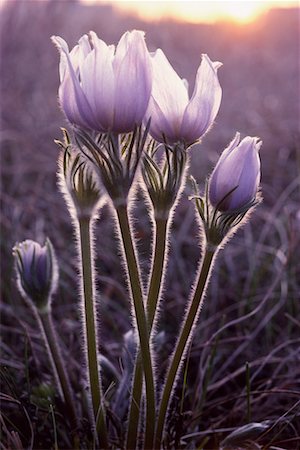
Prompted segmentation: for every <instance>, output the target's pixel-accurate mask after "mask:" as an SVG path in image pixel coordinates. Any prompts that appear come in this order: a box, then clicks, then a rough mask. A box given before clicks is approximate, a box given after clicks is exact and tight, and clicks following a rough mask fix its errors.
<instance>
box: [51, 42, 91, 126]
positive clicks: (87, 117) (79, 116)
mask: <svg viewBox="0 0 300 450" xmlns="http://www.w3.org/2000/svg"><path fill="white" fill-rule="evenodd" d="M52 41H53V42H54V43H55V44H56V45H57V47H58V49H59V50H60V55H61V58H62V59H65V62H63V63H62V69H61V73H62V76H63V79H62V82H61V84H60V87H59V91H58V95H59V99H60V102H61V106H62V109H63V111H64V113H65V114H66V116H67V118H68V120H69V121H70V122H71V123H73V124H76V125H78V126H82V127H84V128H95V126H96V121H95V119H94V116H93V113H92V110H91V107H90V105H89V103H88V101H87V99H86V96H85V94H84V92H83V91H82V89H81V86H80V83H79V79H78V78H77V76H76V74H75V71H74V68H73V66H72V63H71V60H70V56H69V52H68V46H67V44H66V43H65V41H64V40H63V39H62V38H60V37H58V36H55V37H52ZM73 57H74V55H73Z"/></svg>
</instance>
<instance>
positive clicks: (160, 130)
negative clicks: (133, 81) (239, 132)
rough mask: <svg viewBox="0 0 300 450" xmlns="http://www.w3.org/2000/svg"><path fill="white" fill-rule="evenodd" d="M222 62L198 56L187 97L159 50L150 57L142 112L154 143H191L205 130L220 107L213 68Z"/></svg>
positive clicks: (215, 69)
mask: <svg viewBox="0 0 300 450" xmlns="http://www.w3.org/2000/svg"><path fill="white" fill-rule="evenodd" d="M221 65H222V64H221V63H219V62H212V61H211V60H210V59H209V57H208V56H207V55H202V61H201V64H200V66H199V69H198V72H197V76H196V83H195V88H194V92H193V94H192V97H191V99H189V94H188V86H187V82H186V80H183V79H181V78H180V77H179V76H178V75H177V73H176V72H175V70H174V69H173V67H172V66H171V64H170V63H169V61H168V59H167V58H166V56H165V54H164V53H163V51H162V50H160V49H159V50H157V51H156V52H155V53H154V54H153V56H152V67H153V87H152V94H151V98H150V102H149V107H148V110H147V113H146V118H147V119H148V118H149V117H151V124H150V134H151V135H152V136H153V137H154V139H156V140H157V141H158V142H165V141H166V142H167V143H169V144H172V143H175V142H183V143H185V144H187V145H188V144H192V143H193V142H195V141H197V140H198V139H199V138H200V137H201V136H203V135H204V133H206V131H207V130H208V129H209V127H210V126H211V125H212V123H213V121H214V119H215V117H216V115H217V113H218V111H219V107H220V103H221V97H222V89H221V86H220V83H219V80H218V76H217V70H218V68H219V67H220V66H221Z"/></svg>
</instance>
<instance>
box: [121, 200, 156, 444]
mask: <svg viewBox="0 0 300 450" xmlns="http://www.w3.org/2000/svg"><path fill="white" fill-rule="evenodd" d="M116 212H117V216H118V221H119V227H120V232H121V237H122V242H123V247H124V252H125V256H126V262H127V269H128V276H129V280H130V283H129V287H130V290H131V295H132V299H133V304H134V310H135V317H136V325H137V331H138V335H139V344H140V349H141V361H142V365H143V369H144V374H145V385H146V431H145V448H147V449H152V447H153V439H154V429H155V411H156V402H155V387H154V376H153V369H152V359H151V352H150V343H149V328H148V324H147V318H146V312H145V308H144V300H143V293H142V288H141V281H140V275H139V270H138V264H137V258H136V254H135V250H134V245H133V241H132V236H131V231H130V224H129V218H128V212H127V207H126V206H125V205H120V206H117V208H116Z"/></svg>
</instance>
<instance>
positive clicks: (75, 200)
mask: <svg viewBox="0 0 300 450" xmlns="http://www.w3.org/2000/svg"><path fill="white" fill-rule="evenodd" d="M63 133H64V142H60V141H56V142H57V143H58V144H59V145H60V147H62V149H63V150H62V153H61V155H60V157H59V160H58V166H59V170H58V176H59V185H60V188H61V191H62V192H63V194H64V196H65V199H66V202H67V204H68V206H69V210H70V213H71V215H72V216H74V215H75V217H76V218H91V217H92V216H93V215H94V214H95V212H96V211H97V209H98V208H99V207H100V206H101V204H102V202H103V195H102V194H101V192H100V188H99V186H98V184H97V181H96V176H95V174H94V170H93V167H92V166H89V165H88V164H87V162H86V161H85V160H83V159H82V157H81V154H80V153H79V152H78V151H76V149H74V148H71V143H70V139H69V136H68V133H67V131H66V130H64V129H63Z"/></svg>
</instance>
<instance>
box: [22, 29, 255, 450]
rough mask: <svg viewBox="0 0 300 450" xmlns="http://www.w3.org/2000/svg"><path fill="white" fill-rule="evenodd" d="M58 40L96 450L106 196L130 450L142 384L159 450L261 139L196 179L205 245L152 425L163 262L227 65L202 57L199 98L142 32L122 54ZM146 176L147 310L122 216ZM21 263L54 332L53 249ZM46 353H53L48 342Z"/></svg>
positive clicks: (68, 190) (27, 250)
mask: <svg viewBox="0 0 300 450" xmlns="http://www.w3.org/2000/svg"><path fill="white" fill-rule="evenodd" d="M52 40H53V42H54V43H55V45H56V46H57V47H58V49H59V51H60V66H59V73H60V86H59V101H60V105H61V108H62V110H63V112H64V114H65V116H66V118H67V120H68V121H69V123H70V124H71V125H72V130H73V135H74V138H73V143H72V140H71V139H70V138H69V134H68V133H67V131H66V130H65V131H64V141H63V142H60V141H57V142H58V144H59V145H60V146H61V147H62V149H63V153H62V155H61V157H60V161H59V167H60V169H59V180H60V181H59V182H60V187H61V190H62V191H63V193H64V195H65V198H66V201H67V204H68V206H69V210H70V213H71V215H72V217H73V220H74V221H75V222H76V223H77V228H76V229H77V233H78V241H79V243H80V249H81V250H80V251H81V254H80V257H81V263H82V268H81V277H82V288H83V289H82V295H83V305H84V309H85V311H86V314H85V319H84V320H85V321H86V322H84V323H83V328H84V329H85V333H84V336H85V347H86V350H87V351H86V358H87V361H86V362H87V368H88V372H89V374H88V378H89V380H90V390H91V397H92V399H91V400H92V406H93V410H94V418H95V427H96V429H97V431H98V432H99V441H100V444H101V445H102V447H103V448H106V447H105V446H107V445H108V437H107V429H106V418H105V405H104V403H103V401H102V393H101V380H100V373H98V374H97V371H98V363H97V361H98V354H97V350H96V349H97V347H98V344H97V331H96V323H95V311H94V308H95V305H94V299H93V296H94V294H93V289H94V280H93V257H92V256H91V254H92V247H91V244H90V242H91V239H90V236H89V233H90V232H91V231H92V230H91V227H90V223H91V221H92V220H93V218H94V217H95V215H96V213H97V211H98V209H99V208H100V206H101V204H102V203H101V202H102V199H103V195H104V196H106V198H108V199H109V200H110V204H111V207H112V209H113V210H114V211H115V213H116V214H115V217H116V221H117V223H118V227H119V231H120V233H119V236H120V240H121V241H122V245H123V248H124V258H125V259H126V264H127V272H128V282H129V286H128V288H129V291H130V294H131V300H132V305H133V309H134V312H135V320H136V323H135V327H136V330H137V332H138V333H137V335H138V337H139V343H138V345H139V352H140V353H138V355H139V356H138V357H137V358H136V364H135V371H134V376H133V385H132V392H131V407H130V412H129V419H128V427H127V444H126V448H135V446H136V445H137V440H138V439H137V435H138V432H139V431H138V430H139V425H138V421H139V420H141V417H143V416H144V415H143V414H140V411H141V410H142V408H140V405H141V404H142V403H141V397H142V395H143V394H142V383H143V376H144V379H145V396H146V414H145V448H153V447H154V448H160V446H161V442H162V438H163V430H164V426H165V418H166V413H167V409H168V405H169V403H170V398H171V394H172V390H173V386H174V383H175V381H176V377H177V373H178V371H179V368H180V361H181V360H182V358H184V355H185V351H186V348H187V345H188V343H189V342H190V339H191V336H192V329H193V325H194V323H195V322H196V321H197V318H198V315H199V312H200V309H201V304H202V301H203V294H204V292H205V287H206V285H207V282H208V280H209V274H210V268H211V267H212V263H213V260H214V258H215V256H216V254H217V252H218V249H219V247H220V244H221V243H224V242H225V240H226V239H228V237H229V236H230V235H231V234H232V232H233V231H234V230H235V229H236V228H237V226H238V225H239V224H240V223H241V222H242V221H243V219H244V217H245V216H246V215H247V214H248V213H249V211H251V210H252V209H253V207H254V206H255V205H256V204H257V203H258V201H259V195H258V188H259V183H260V159H259V153H258V152H259V149H260V146H261V142H260V140H259V139H258V138H256V137H249V136H248V137H245V138H244V139H243V140H241V139H240V134H239V133H236V135H235V137H234V138H233V140H232V142H231V143H230V144H229V146H228V147H227V148H226V149H225V150H224V152H223V153H222V155H221V157H220V159H219V161H218V163H217V165H216V167H215V169H214V170H213V172H212V174H211V176H210V177H209V179H208V182H207V185H206V190H205V195H204V196H201V195H200V194H199V191H198V187H197V185H196V183H195V182H194V181H193V180H192V184H193V185H194V190H195V195H194V196H193V197H192V198H193V199H194V200H195V204H196V208H197V210H198V212H199V215H200V219H201V223H202V226H203V230H204V232H205V233H204V234H205V237H206V247H205V251H204V256H203V260H202V268H201V270H200V272H199V273H198V275H197V276H198V281H197V282H196V283H195V288H194V290H193V291H192V292H191V301H190V307H189V308H188V310H187V313H186V316H185V318H184V320H183V326H182V329H181V334H180V336H179V338H178V342H177V345H176V349H175V352H174V355H173V358H171V363H170V367H169V371H168V373H167V376H166V381H165V385H164V389H163V391H162V395H161V400H160V407H159V413H158V417H156V391H157V389H156V388H155V376H154V371H153V362H152V354H151V351H150V348H151V340H152V336H151V333H152V328H153V323H154V321H155V317H156V311H157V309H158V308H157V304H158V301H159V300H160V297H161V292H162V285H163V282H164V268H166V265H167V263H166V261H165V259H167V256H166V255H167V251H166V249H167V244H166V242H167V240H168V233H169V227H168V224H169V222H170V221H171V220H172V210H174V208H175V206H176V203H177V201H178V199H179V197H180V195H181V192H182V190H183V187H184V183H185V179H186V173H187V166H188V164H187V161H188V158H189V156H188V152H187V151H188V149H189V148H190V147H191V146H192V145H193V144H195V143H197V142H199V141H200V139H201V138H202V136H203V135H204V134H205V133H206V132H207V131H208V130H209V129H210V127H211V126H212V124H213V122H214V120H215V118H216V115H217V113H218V111H219V107H220V103H221V97H222V90H221V86H220V83H219V80H218V74H217V72H218V68H219V67H220V66H221V63H219V62H212V61H211V60H210V59H209V57H208V56H207V55H203V56H202V61H201V64H200V66H199V69H198V71H197V75H196V81H195V87H194V91H193V93H192V95H191V97H189V93H188V84H187V82H186V80H184V79H181V78H180V77H179V76H178V74H177V73H176V72H175V70H174V69H173V67H172V66H171V64H170V63H169V61H168V59H167V58H166V56H165V55H164V53H163V52H162V50H160V49H159V50H157V51H156V52H155V53H153V54H152V53H149V52H148V50H147V47H146V44H145V40H144V33H143V32H141V31H136V30H135V31H131V32H126V33H125V34H124V35H123V36H122V38H121V40H120V42H119V44H118V45H117V47H116V48H115V46H113V45H107V44H106V43H105V42H104V41H102V40H101V39H99V38H98V36H97V35H96V33H94V32H91V33H90V35H89V36H87V35H84V36H83V37H82V38H81V39H80V40H79V42H78V45H76V46H75V47H74V48H73V49H72V50H71V51H69V48H68V45H67V43H66V42H65V41H64V40H63V39H62V38H61V37H52ZM160 147H162V148H163V149H164V152H165V153H164V157H163V158H158V157H157V149H158V148H160ZM139 168H140V173H141V179H142V182H141V183H140V185H143V189H144V190H145V192H146V194H147V195H148V199H149V203H150V204H151V205H152V210H153V217H152V219H153V222H154V223H155V227H156V228H155V229H156V244H155V245H154V246H153V260H152V261H153V262H152V264H153V267H152V275H151V277H150V279H149V285H148V297H147V302H144V300H145V299H144V294H143V289H142V284H141V281H140V273H139V269H138V259H137V256H136V251H135V246H134V242H133V240H134V239H133V238H132V232H131V224H130V221H129V218H128V211H127V208H128V205H129V203H130V202H129V201H128V200H129V193H130V191H131V187H132V185H133V183H134V180H135V179H136V174H137V171H138V169H139ZM103 192H104V194H103ZM15 254H16V260H17V264H16V266H17V272H18V282H19V288H20V291H21V293H22V295H23V296H24V297H27V298H29V300H30V301H31V302H32V303H34V304H35V307H36V308H37V309H38V311H39V313H40V315H41V317H42V318H43V319H42V322H41V323H42V324H43V323H44V328H45V330H46V331H47V329H48V330H51V327H49V326H47V322H45V313H49V312H50V306H49V305H50V300H49V298H50V297H51V296H52V293H53V291H54V289H55V286H56V283H57V267H56V263H55V257H54V253H53V249H52V245H51V243H50V242H47V244H46V246H45V247H44V248H42V247H41V246H39V245H38V244H37V243H34V242H33V241H28V240H27V241H25V242H23V243H22V244H19V245H17V246H16V248H15ZM86 266H89V270H87V269H86ZM145 304H146V305H147V308H145ZM146 309H147V311H146ZM46 331H45V333H46ZM49 339H50V340H51V336H50V337H49ZM54 341H55V339H54ZM49 348H50V350H51V349H52V347H51V345H49ZM53 349H55V345H53ZM93 352H94V353H93ZM52 356H53V355H52ZM53 360H54V363H53V366H54V370H55V371H57V372H58V378H61V379H60V384H61V390H62V391H63V395H64V398H65V401H66V403H68V404H69V409H70V411H71V415H72V416H73V419H74V421H73V422H74V423H75V427H76V426H77V425H76V406H74V404H73V401H72V394H71V393H70V383H69V381H68V376H67V374H66V373H65V371H64V370H63V368H62V364H61V362H60V356H59V352H58V351H56V352H55V351H54V356H53ZM156 419H157V423H156Z"/></svg>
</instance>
